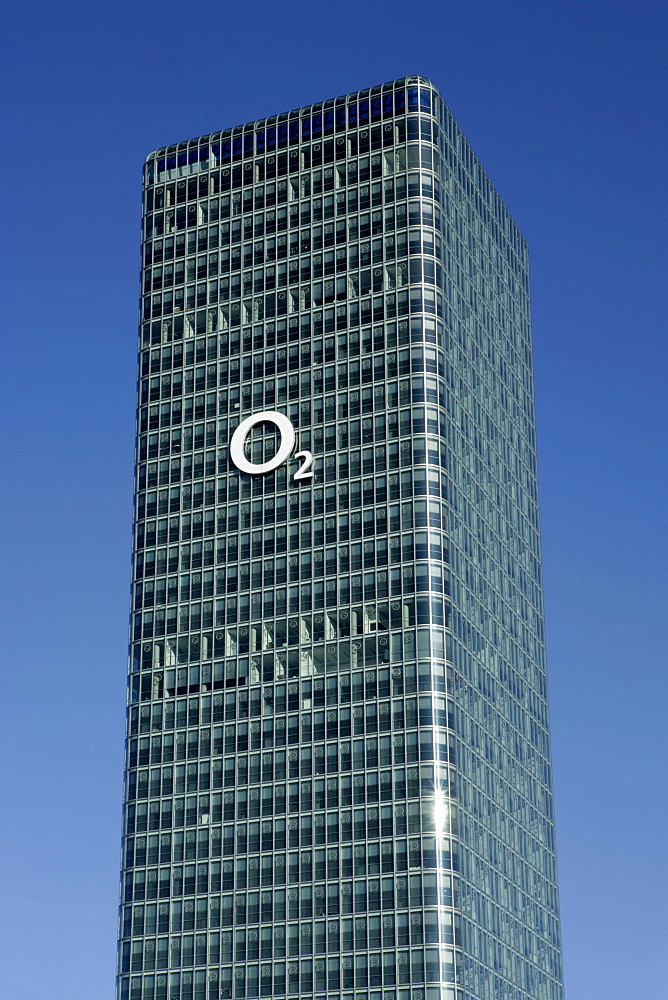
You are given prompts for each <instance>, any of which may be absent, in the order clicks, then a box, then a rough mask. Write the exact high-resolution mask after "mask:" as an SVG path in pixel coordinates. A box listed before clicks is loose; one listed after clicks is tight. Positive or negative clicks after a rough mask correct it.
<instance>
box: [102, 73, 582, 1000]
mask: <svg viewBox="0 0 668 1000" xmlns="http://www.w3.org/2000/svg"><path fill="white" fill-rule="evenodd" d="M143 236H144V242H143V265H144V269H143V299H142V315H141V324H140V343H139V361H140V375H139V401H138V428H137V479H136V509H135V537H134V560H135V561H134V573H135V576H134V585H133V612H132V641H131V661H130V683H129V708H128V745H127V769H126V770H127V785H126V804H125V813H124V855H123V857H124V869H123V884H122V906H121V928H120V935H121V943H120V968H119V997H120V998H121V1000H227V998H230V1000H247V998H248V1000H254V998H261V997H278V998H281V997H284V996H286V997H291V996H292V997H299V998H300V1000H304V998H309V1000H311V998H313V1000H325V997H327V998H328V1000H335V998H342V1000H502V998H503V1000H560V998H561V997H562V986H561V959H560V940H559V921H558V900H557V880H556V861H555V846H554V826H553V814H552V791H551V774H550V750H549V732H548V713H547V701H546V696H547V690H546V675H545V664H544V642H543V616H542V593H541V569H540V549H539V533H538V504H537V489H536V468H535V435H534V413H533V386H532V374H531V345H530V319H529V280H528V261H527V250H526V246H525V243H524V241H523V239H522V237H521V235H520V234H519V232H518V230H517V229H516V227H515V225H514V223H513V221H512V219H511V218H510V216H509V214H508V212H507V210H506V209H505V207H504V205H503V203H502V202H501V200H500V199H499V197H498V195H497V194H496V192H495V190H494V189H493V187H492V186H491V184H490V182H489V180H488V179H487V177H486V175H485V173H484V172H483V170H482V168H481V167H480V165H479V163H478V161H477V159H476V158H475V156H474V154H473V152H472V151H471V148H470V147H469V145H468V144H467V142H466V140H465V139H464V137H463V135H462V133H461V131H460V129H459V128H458V126H457V124H456V123H455V121H454V119H453V118H452V115H451V114H450V112H449V111H448V109H447V107H446V106H445V104H444V103H443V100H442V99H441V97H440V95H439V94H438V92H437V91H436V90H435V88H434V87H433V86H432V84H430V83H429V81H427V80H424V79H421V78H418V77H411V78H409V79H405V80H399V81H396V82H394V83H389V84H385V85H383V86H378V87H373V88H372V89H371V90H365V91H361V92H359V93H356V94H350V95H348V96H346V97H340V98H337V99H336V100H330V101H325V102H324V103H322V104H315V105H312V106H310V107H306V108H302V109H301V110H298V111H292V112H289V113H286V114H281V115H278V116H274V117H272V118H267V119H264V120H262V121H256V122H253V123H251V124H248V125H243V126H239V127H237V128H233V129H228V130H226V131H224V132H220V133H216V134H215V135H209V136H205V137H203V138H200V139H195V140H192V141H190V142H183V143H179V144H178V145H176V146H169V147H167V148H165V149H160V150H158V151H157V152H156V153H154V154H152V155H151V156H150V157H149V158H148V160H147V163H146V166H145V174H144V230H143Z"/></svg>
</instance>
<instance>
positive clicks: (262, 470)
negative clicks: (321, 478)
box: [230, 410, 313, 479]
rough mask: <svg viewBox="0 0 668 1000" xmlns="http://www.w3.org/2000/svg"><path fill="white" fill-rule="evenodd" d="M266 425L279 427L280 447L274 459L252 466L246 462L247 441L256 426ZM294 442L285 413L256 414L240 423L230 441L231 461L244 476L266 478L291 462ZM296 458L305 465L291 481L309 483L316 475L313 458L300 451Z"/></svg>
mask: <svg viewBox="0 0 668 1000" xmlns="http://www.w3.org/2000/svg"><path fill="white" fill-rule="evenodd" d="M263 423H268V424H275V425H276V427H278V430H279V432H280V437H281V443H280V445H279V447H278V451H277V452H276V454H275V455H274V457H273V458H270V459H269V461H268V462H258V463H255V462H251V461H250V460H249V459H248V458H246V450H245V449H246V438H247V437H248V435H249V433H250V432H251V430H252V429H253V427H255V425H256V424H263ZM295 439H296V435H295V429H294V426H293V424H292V421H291V420H289V419H288V417H286V416H285V414H284V413H278V412H277V411H276V410H264V411H263V412H262V413H255V414H253V416H251V417H246V419H245V420H242V421H241V423H240V424H239V426H238V427H237V429H236V430H235V432H234V434H233V435H232V440H231V441H230V458H231V459H232V461H233V462H234V464H235V465H236V467H237V469H239V470H240V471H241V472H247V473H248V474H249V475H251V476H263V475H265V474H266V473H267V472H273V471H274V469H277V468H278V467H279V465H283V463H284V462H286V461H287V460H288V458H290V456H291V455H292V452H293V449H294V447H295ZM295 458H302V459H303V462H302V464H301V466H300V467H299V469H298V470H297V472H295V474H294V476H293V477H292V478H293V479H310V478H311V476H312V475H313V470H312V469H311V466H312V464H313V455H312V454H311V452H310V451H298V452H297V454H296V455H295Z"/></svg>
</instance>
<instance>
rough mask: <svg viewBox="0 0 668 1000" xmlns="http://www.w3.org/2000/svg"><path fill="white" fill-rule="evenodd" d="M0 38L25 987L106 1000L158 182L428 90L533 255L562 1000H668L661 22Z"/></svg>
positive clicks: (335, 15)
mask: <svg viewBox="0 0 668 1000" xmlns="http://www.w3.org/2000/svg"><path fill="white" fill-rule="evenodd" d="M3 20H4V24H3V28H2V48H3V54H2V60H1V66H0V73H1V74H2V78H3V80H2V89H3V94H4V95H5V114H4V121H5V125H4V128H3V133H4V134H3V139H4V142H3V146H4V149H3V153H2V156H1V158H0V171H1V172H2V174H3V186H2V190H3V192H4V197H3V199H2V202H3V204H2V208H1V211H2V232H3V239H2V242H1V244H0V253H1V254H2V258H3V259H2V267H1V270H0V277H1V281H2V284H3V285H4V294H3V302H4V307H3V314H4V315H3V323H2V365H1V369H2V373H1V376H0V377H1V378H2V386H1V391H0V410H1V415H2V427H3V433H2V436H1V437H0V448H1V449H2V462H3V471H4V478H5V484H4V489H3V500H4V504H3V506H4V511H5V513H4V516H3V518H2V523H1V530H2V540H1V543H0V544H1V550H0V551H2V554H3V557H4V558H3V561H2V574H1V581H0V586H1V595H0V598H1V601H2V607H3V610H4V612H5V614H4V620H5V624H4V636H5V640H4V643H3V646H4V649H3V655H2V661H3V663H4V671H3V691H2V700H1V702H0V713H1V724H2V742H1V744H0V745H1V747H2V754H3V757H4V766H3V767H2V778H1V781H2V785H3V801H4V803H5V809H6V811H5V819H4V822H3V823H2V825H1V826H0V857H1V858H2V859H3V860H2V866H3V899H4V901H5V902H4V907H3V910H2V917H1V918H0V919H1V920H2V933H1V935H0V938H1V939H2V945H3V951H4V953H5V957H4V959H3V963H2V965H3V979H4V985H3V988H2V992H3V995H5V996H7V997H20V998H21V1000H37V998H38V997H39V998H40V1000H42V998H44V997H49V1000H90V998H91V997H95V998H96V1000H97V998H100V1000H112V997H113V976H114V962H115V935H116V908H117V891H118V890H117V872H118V863H119V841H120V805H121V788H122V784H121V773H122V758H123V753H122V751H123V728H124V721H123V717H124V697H125V669H126V637H127V613H128V583H129V571H130V559H129V555H130V519H131V483H132V462H133V423H134V385H135V345H136V315H137V295H138V266H139V253H138V246H139V244H138V241H139V211H140V177H141V164H142V161H143V159H144V157H145V155H146V154H147V153H148V152H149V151H150V150H151V149H154V148H155V147H157V146H161V145H165V144H167V143H170V142H175V141H179V140H181V139H185V138H188V137H191V136H197V135H200V134H204V133H208V132H211V131H214V130H219V129H221V128H224V127H227V126H230V125H236V124H239V123H241V122H244V121H249V120H252V119H255V118H258V117H261V116H264V115H267V114H272V113H276V112H280V111H284V110H288V109H290V108H293V107H300V106H302V105H305V104H309V103H311V102H313V101H316V100H322V99H326V98H329V97H334V96H336V95H338V94H344V93H347V92H348V91H351V90H356V89H358V88H361V87H365V86H370V85H373V84H376V83H380V82H383V81H385V80H391V79H394V78H396V77H402V76H406V75H408V74H413V73H419V74H421V75H424V76H428V77H430V78H431V79H432V80H433V81H434V82H435V83H436V84H437V86H438V87H439V88H440V90H441V92H442V94H443V95H444V97H445V99H446V101H447V102H448V103H449V105H450V107H451V109H452V111H453V112H454V114H455V116H456V117H457V118H458V120H459V122H460V124H461V126H462V128H463V130H464V132H465V133H466V135H467V136H468V138H469V139H470V141H471V143H472V145H473V147H474V148H475V150H476V151H477V153H478V155H479V156H480V158H481V160H482V162H483V165H484V166H485V167H486V169H487V171H488V172H489V174H490V176H491V178H492V180H493V182H494V184H495V185H496V187H497V188H498V190H499V191H500V192H501V194H502V196H503V198H504V200H505V201H506V203H507V205H508V206H509V208H510V210H511V212H512V213H513V215H514V216H515V219H516V220H517V222H518V224H519V226H520V228H521V229H522V231H523V233H524V235H525V236H526V238H527V240H528V242H529V246H530V251H531V265H532V294H533V314H534V338H535V368H536V393H537V409H538V427H539V463H540V473H541V499H542V528H543V547H544V571H545V588H546V605H547V627H548V641H549V665H550V690H551V710H552V728H553V752H554V771H555V790H556V808H557V823H558V827H557V833H558V846H559V863H560V876H561V900H562V918H563V934H564V955H565V968H566V984H567V997H568V1000H628V998H629V997H630V996H633V997H642V998H643V1000H652V998H654V997H656V998H659V997H661V996H665V995H666V984H667V981H668V976H667V975H666V971H667V970H666V964H665V958H662V957H661V953H662V951H663V952H664V954H665V926H666V916H667V914H666V903H665V900H666V896H667V893H666V878H665V872H666V869H665V848H664V842H665V829H666V822H667V819H668V817H667V816H666V805H665V803H666V783H665V774H666V754H665V749H664V743H665V738H664V733H665V729H666V724H665V714H666V713H665V704H666V694H667V692H666V681H665V676H666V670H665V661H666V647H667V646H668V642H667V637H666V634H665V633H666V630H665V621H666V620H667V619H668V615H666V611H665V590H666V587H665V574H666V568H665V566H666V564H665V496H666V466H665V453H666V448H665V439H666V410H665V385H666V353H665V346H664V344H665V311H666V294H665V269H666V238H665V233H666V229H667V226H666V223H667V219H666V192H665V187H666V180H665V178H666V115H665V96H666V92H667V91H668V88H667V84H668V80H667V79H666V76H667V74H666V70H665V66H666V64H667V62H668V60H667V58H666V56H667V51H666V50H667V48H668V46H667V44H666V43H667V40H668V31H667V18H666V12H665V8H664V7H663V5H662V4H660V3H658V2H657V3H654V2H642V0H641V2H639V3H635V4H632V3H629V2H616V0H607V2H602V0H600V2H599V0H580V2H577V3H576V2H570V0H568V2H567V0H563V2H560V3H555V2H550V0H548V2H543V3H535V2H521V0H509V2H506V3H503V4H502V3H498V2H497V3H494V2H491V0H467V2H463V0H458V2H447V0H441V2H439V3H436V2H426V0H415V2H413V3H412V4H406V3H398V2H396V0H386V2H384V3H379V2H365V0H357V2H355V3H351V2H350V0H341V2H339V3H337V4H331V5H327V6H323V5H316V4H313V3H304V2H301V0H300V2H295V0H286V2H283V3H281V4H269V3H267V2H265V0H247V2H246V3H243V4H242V3H238V2H234V3H232V2H225V0H219V2H217V3H215V2H211V0H200V2H199V3H197V4H185V3H175V2H173V0H163V2H161V3H155V2H138V3H133V4H130V3H128V2H127V0H116V2H114V3H109V2H93V3H90V2H88V3H85V4H84V3H82V2H80V0H74V2H69V3H67V4H62V3H61V4H54V3H53V2H48V3H47V2H31V0H25V2H21V3H15V4H12V5H9V4H6V5H5V11H4V19H3Z"/></svg>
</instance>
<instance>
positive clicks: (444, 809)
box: [434, 788, 450, 837]
mask: <svg viewBox="0 0 668 1000" xmlns="http://www.w3.org/2000/svg"><path fill="white" fill-rule="evenodd" d="M449 815H450V809H449V806H448V802H447V800H446V797H445V793H444V792H443V791H442V790H441V789H440V788H437V789H436V791H435V792H434V822H435V826H436V836H437V837H438V836H439V835H441V836H443V834H444V833H446V832H447V825H448V818H449Z"/></svg>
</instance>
